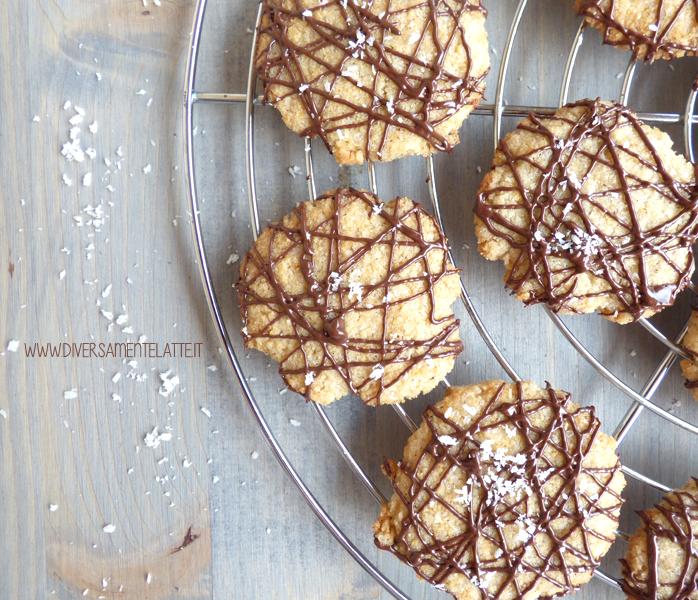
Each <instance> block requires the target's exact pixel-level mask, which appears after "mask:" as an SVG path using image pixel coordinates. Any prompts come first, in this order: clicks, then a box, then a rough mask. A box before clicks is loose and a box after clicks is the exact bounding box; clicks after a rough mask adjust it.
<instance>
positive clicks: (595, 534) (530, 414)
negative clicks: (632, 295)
mask: <svg viewBox="0 0 698 600" xmlns="http://www.w3.org/2000/svg"><path fill="white" fill-rule="evenodd" d="M616 446H617V444H616V442H615V440H613V439H612V438H610V437H608V436H606V435H604V434H603V433H601V432H600V431H599V421H598V419H597V418H596V416H595V414H594V409H593V408H580V407H579V406H577V405H576V404H574V403H572V402H571V401H570V396H569V394H567V393H565V392H561V391H558V390H553V389H552V388H550V386H548V388H547V389H542V388H540V387H539V386H537V385H535V384H534V383H530V382H519V383H505V382H503V381H497V380H493V381H486V382H484V383H480V384H477V385H470V386H467V387H452V388H450V390H449V391H448V392H447V393H446V397H445V398H444V400H442V401H441V402H439V403H438V404H436V406H434V407H428V408H427V410H426V412H425V413H424V421H423V422H422V424H421V426H420V428H419V429H418V430H417V431H416V432H415V433H414V434H413V435H412V436H411V437H410V439H409V441H408V442H407V447H406V448H405V454H404V457H403V460H402V461H401V462H399V463H397V464H396V463H395V462H393V461H387V462H386V463H385V464H384V466H383V470H384V472H385V473H386V475H388V477H390V479H391V480H392V482H393V489H394V491H395V493H394V494H393V497H392V499H391V500H390V502H389V503H387V504H385V505H383V507H382V508H381V514H380V517H379V518H378V520H377V521H376V523H375V524H374V526H373V529H374V532H375V541H376V544H377V545H378V546H379V547H380V548H382V549H385V550H389V551H391V552H392V553H393V554H395V555H396V556H397V557H398V558H400V560H402V561H404V562H406V563H407V564H409V565H411V566H412V567H413V568H414V569H415V571H416V572H417V575H418V576H419V577H420V578H422V579H425V580H427V581H429V582H430V583H432V584H434V585H436V587H437V588H439V589H441V590H444V591H447V592H449V593H450V594H452V595H453V596H455V597H456V598H457V599H458V600H481V599H482V598H497V599H501V600H514V599H518V598H526V599H527V600H533V599H535V598H538V597H553V596H561V595H564V594H567V593H570V592H574V590H576V589H577V588H579V586H580V585H581V584H583V583H585V582H586V581H588V580H589V579H590V578H591V576H592V574H593V572H594V569H595V568H596V567H597V566H598V564H599V561H600V559H601V557H602V556H603V555H604V554H605V553H606V552H607V551H608V549H609V547H610V546H611V543H612V542H613V540H614V537H615V531H616V528H617V526H618V514H619V512H620V507H621V505H622V499H621V497H620V493H621V491H622V490H623V487H624V486H625V478H624V477H623V474H622V473H621V471H620V463H619V462H618V457H617V456H616V454H615V450H616Z"/></svg>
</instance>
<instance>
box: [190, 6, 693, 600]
mask: <svg viewBox="0 0 698 600" xmlns="http://www.w3.org/2000/svg"><path fill="white" fill-rule="evenodd" d="M207 3H208V0H198V1H197V3H196V7H195V14H194V22H193V26H192V32H191V43H190V46H189V52H188V59H187V66H186V80H185V89H184V134H185V145H186V176H187V184H188V186H187V192H188V196H189V202H190V206H191V213H192V231H193V235H194V239H195V243H196V252H197V255H198V264H199V268H200V273H201V278H202V281H203V285H204V290H205V294H206V298H207V301H208V305H209V308H210V310H211V314H212V316H213V319H214V322H215V325H216V329H217V332H218V335H219V337H220V341H221V342H222V344H223V347H224V348H225V351H226V355H227V358H228V360H229V363H230V366H231V368H232V370H233V372H234V374H235V376H236V377H237V380H238V382H239V384H240V388H241V390H242V392H243V395H244V397H245V399H246V401H247V403H248V405H249V408H250V409H251V411H252V413H253V415H254V417H255V418H256V420H257V423H258V425H259V428H260V430H261V432H262V434H263V435H264V437H265V439H266V441H267V442H268V444H269V446H270V447H271V449H272V451H273V452H274V454H275V455H276V458H277V459H278V461H279V463H280V464H281V466H282V467H283V469H284V470H285V471H286V473H287V474H288V476H289V477H290V478H291V479H292V481H293V483H294V484H295V485H296V486H297V487H298V489H299V490H300V492H301V493H302V494H303V496H304V498H305V500H306V501H307V503H308V504H309V506H310V508H311V509H312V510H313V512H314V513H315V514H316V515H317V517H318V519H319V520H320V521H321V522H322V523H323V524H324V525H325V527H326V528H327V529H328V530H329V531H330V533H331V534H332V535H333V536H334V537H335V539H336V540H337V542H339V544H341V546H342V547H343V548H344V549H345V550H346V551H347V552H348V553H349V554H350V555H351V556H352V557H353V558H354V559H355V560H356V561H357V562H358V563H359V564H360V565H361V566H362V567H363V568H364V569H365V570H366V571H367V572H368V573H369V574H370V575H371V576H372V577H374V578H375V579H376V581H378V582H379V583H380V584H381V585H382V586H383V588H385V590H387V591H388V592H389V593H390V594H391V595H392V596H393V597H395V598H398V599H401V600H409V598H408V596H406V595H405V594H404V593H403V592H402V591H400V590H399V589H398V588H397V587H396V586H395V585H394V584H393V583H392V582H391V581H390V580H388V578H387V577H386V576H385V575H384V574H383V573H382V572H381V571H380V570H379V569H377V568H376V567H375V566H374V565H373V564H372V563H371V562H370V561H369V560H368V559H367V558H366V557H365V556H364V555H363V554H362V553H361V552H360V550H359V549H358V548H357V547H356V546H355V544H354V543H353V542H352V541H351V540H350V539H349V538H348V537H347V535H346V534H345V533H344V532H343V531H342V530H341V529H340V528H339V527H338V526H337V525H336V524H335V522H334V521H333V520H332V518H331V517H330V516H329V514H328V513H327V512H326V510H325V509H324V508H323V506H322V505H321V503H320V502H318V500H317V499H316V498H315V496H314V495H313V493H312V492H311V490H310V489H309V487H308V486H307V485H306V483H305V482H304V481H303V479H302V478H301V477H300V475H299V473H298V472H297V470H296V468H295V467H294V465H293V464H292V463H291V461H290V460H289V459H288V457H287V455H286V453H285V452H284V450H283V448H282V447H281V445H280V443H279V442H278V440H277V439H276V437H275V436H274V434H273V432H272V430H271V428H270V426H269V424H268V422H267V420H266V419H265V417H264V415H263V413H262V410H261V409H260V406H259V404H258V402H257V400H256V399H255V396H254V394H253V392H252V390H251V388H250V386H249V385H248V382H247V379H246V377H245V374H244V372H243V368H242V366H241V362H240V359H239V357H238V356H237V355H236V352H235V350H234V348H233V344H232V343H231V339H230V335H229V332H228V328H227V326H226V322H225V320H224V317H223V313H222V311H221V306H220V304H219V301H218V299H217V296H216V291H215V289H214V285H213V280H212V275H211V270H210V267H209V263H208V260H207V254H206V249H205V245H204V237H203V232H202V225H201V219H200V205H199V198H198V195H197V186H196V178H195V174H196V170H195V160H194V127H193V115H194V107H195V106H197V105H202V104H210V103H228V104H230V105H233V106H234V105H237V106H240V107H242V106H244V110H245V146H246V167H247V190H248V194H249V211H250V223H251V228H252V233H253V237H254V239H255V240H256V239H257V237H258V235H259V233H260V218H259V210H258V199H257V193H256V183H257V179H256V174H255V151H254V143H255V139H254V133H253V132H254V127H253V126H254V111H255V106H257V105H260V104H261V98H260V97H256V96H255V95H254V92H255V84H256V77H255V72H254V67H253V57H254V48H255V46H256V38H257V35H256V30H255V32H254V33H253V35H252V42H251V48H252V49H251V52H250V62H249V69H248V78H247V89H246V91H245V92H242V93H217V92H201V91H197V90H196V88H195V81H196V68H197V61H198V58H199V48H200V43H201V34H202V26H203V22H204V15H205V11H206V6H207ZM527 5H528V0H519V2H518V6H517V8H516V11H515V13H514V17H513V20H512V23H511V27H510V29H509V34H508V37H507V39H506V44H505V48H504V51H503V55H502V60H501V66H500V69H499V75H498V78H497V83H496V92H495V98H494V102H493V103H492V104H481V105H480V106H479V107H478V108H477V109H475V110H474V111H473V114H472V115H471V117H470V118H471V119H472V118H474V117H476V116H484V117H489V118H493V120H494V128H493V129H494V139H493V143H494V148H496V147H497V144H498V141H499V139H500V136H501V130H502V118H503V117H505V116H509V117H525V116H527V115H528V113H529V112H530V111H536V112H538V113H543V114H552V113H554V112H555V110H556V109H557V108H558V107H551V106H544V107H540V106H511V105H505V103H504V90H505V85H506V82H507V75H508V70H509V63H510V58H511V55H512V48H513V44H514V41H515V39H516V36H517V33H518V32H519V29H520V24H521V19H522V17H523V15H524V12H525V10H526V7H527ZM260 17H261V8H260V9H259V10H258V13H257V24H259V19H260ZM585 28H586V25H585V24H584V23H582V24H581V25H580V27H579V29H578V31H577V33H576V36H575V37H574V39H573V41H572V44H571V47H570V49H569V53H568V57H567V62H566V67H565V71H564V75H563V78H562V84H561V92H560V98H559V106H562V105H564V104H566V103H567V99H568V94H569V90H570V82H571V80H572V76H573V72H574V68H575V63H576V62H577V56H578V52H579V49H580V47H581V46H582V44H583V41H584V35H585ZM637 67H638V61H636V60H634V59H632V58H631V60H630V62H629V64H628V66H627V69H626V71H625V73H624V75H623V83H622V87H621V93H620V96H619V98H618V99H619V101H620V102H621V103H626V101H627V99H628V97H629V94H630V90H631V87H632V84H633V80H634V76H635V73H636V69H637ZM695 101H696V92H695V91H691V92H690V93H689V95H688V98H687V100H686V104H685V110H684V112H683V114H677V113H657V112H639V113H638V115H639V117H640V118H641V119H642V120H643V121H644V122H646V123H652V124H654V123H665V124H672V123H673V124H682V126H683V138H684V146H685V153H686V155H687V156H688V157H689V158H690V160H691V161H693V160H694V150H693V134H692V129H693V128H692V125H693V124H695V123H696V122H698V121H697V120H696V118H695V117H694V108H695ZM238 110H239V109H238ZM303 143H304V150H305V152H304V154H305V167H306V173H307V181H308V195H309V198H310V199H311V200H313V199H315V197H316V196H317V194H316V182H315V172H314V169H313V152H312V146H311V140H310V139H309V138H304V140H303ZM367 169H368V179H369V184H370V188H371V191H372V192H373V193H376V189H377V181H376V172H375V168H374V165H373V164H371V163H369V164H368V166H367ZM426 174H427V175H428V177H427V180H428V186H429V193H430V196H431V201H432V207H433V212H434V214H435V216H436V219H437V220H438V222H439V225H440V226H441V228H442V229H443V230H444V231H445V233H446V234H447V235H448V231H447V230H446V229H445V228H444V225H443V220H442V215H441V206H440V204H439V197H438V193H437V178H436V174H435V169H434V159H433V157H429V158H427V159H426ZM450 259H451V261H452V262H453V264H456V266H457V262H456V261H455V260H454V259H453V256H450ZM690 289H691V291H692V292H693V293H694V294H698V287H697V286H695V284H693V283H691V284H690ZM461 300H462V302H463V305H464V307H465V309H466V311H467V313H468V315H469V316H470V318H471V319H472V322H473V324H474V326H475V328H476V329H477V331H478V332H479V333H480V335H481V336H482V339H483V340H484V342H485V344H486V345H487V347H488V348H489V350H490V351H491V353H492V354H493V355H494V357H495V358H496V359H497V361H498V362H499V364H500V365H501V367H502V368H503V369H504V371H505V372H506V373H507V374H508V376H509V377H510V378H511V379H512V380H514V381H516V380H520V377H519V375H518V374H517V372H516V371H515V370H514V368H513V367H512V365H511V364H510V363H509V361H508V360H507V358H506V357H505V355H504V354H503V352H502V351H501V350H500V348H499V347H498V345H497V343H496V341H495V340H494V339H493V337H492V336H491V335H490V333H489V332H488V330H487V328H486V327H485V324H484V323H483V321H482V319H481V317H480V315H479V314H478V312H477V310H476V308H475V306H474V304H473V301H472V300H471V296H470V295H469V293H468V290H467V289H466V287H465V284H464V283H463V281H462V280H461ZM545 310H546V311H547V314H548V316H549V318H550V319H551V320H552V321H553V323H554V324H555V326H556V327H557V328H558V329H559V330H560V332H561V333H562V334H563V336H564V337H565V338H566V339H567V340H568V341H569V342H570V344H571V345H572V346H573V347H574V348H575V349H576V351H577V352H579V354H580V355H581V356H582V357H583V358H584V359H585V360H586V361H588V362H589V363H590V364H591V365H592V366H593V367H594V368H595V369H596V370H597V371H598V372H599V373H600V374H601V375H602V376H603V377H605V378H606V379H607V380H608V381H610V382H611V383H612V384H613V385H614V386H616V387H617V388H618V389H619V390H621V391H622V392H623V393H624V394H626V395H627V396H629V397H630V398H631V399H632V401H633V403H632V406H631V407H630V409H629V410H628V411H627V413H626V414H625V416H624V417H623V418H622V419H621V421H620V423H619V424H618V426H617V427H616V429H615V432H614V434H613V435H614V437H615V438H616V439H617V440H618V442H619V444H620V443H621V442H622V441H623V440H624V439H625V437H626V436H627V434H628V433H629V431H630V430H631V428H632V427H633V425H634V424H635V423H636V422H637V420H638V417H639V416H640V415H641V414H642V412H643V411H644V409H648V410H650V411H652V412H654V413H656V414H657V415H659V416H660V417H662V418H663V419H665V420H666V421H668V422H670V423H672V424H673V425H675V426H677V427H680V428H682V429H684V430H687V431H689V432H691V433H693V434H698V425H694V424H692V423H690V422H688V421H686V420H684V419H682V418H680V417H678V416H676V415H675V414H672V413H670V412H668V411H667V410H664V409H662V408H661V407H659V406H658V405H657V404H656V403H655V402H653V401H652V397H653V395H654V394H655V392H656V391H657V389H658V388H659V386H660V384H661V383H662V381H663V380H664V378H665V377H666V375H667V373H668V372H669V369H670V368H671V367H672V365H673V363H674V362H675V360H676V359H677V357H683V358H690V356H689V355H688V354H687V353H686V351H685V350H684V349H683V348H682V347H681V342H682V339H683V336H684V335H685V332H686V328H687V323H686V324H684V326H683V328H682V329H681V331H680V333H679V335H678V336H677V337H676V338H675V339H673V340H672V339H670V338H669V337H667V336H666V335H664V334H663V333H662V332H661V331H659V330H658V329H657V328H656V327H654V326H653V325H652V324H651V323H649V321H647V320H645V319H641V320H640V321H639V324H640V326H642V327H644V328H645V329H646V330H647V331H649V332H650V333H651V334H652V335H653V336H654V337H655V338H656V339H657V340H659V342H661V343H662V344H663V345H664V346H666V348H667V351H666V354H665V355H664V357H663V358H662V360H661V361H660V362H659V364H657V366H656V368H655V369H654V371H653V372H652V374H651V376H650V377H649V379H647V381H646V382H645V384H644V386H642V387H641V389H640V390H635V389H633V388H632V387H630V386H629V385H627V384H626V383H625V382H623V381H622V380H621V379H620V378H619V377H618V376H616V375H615V374H614V373H612V372H611V371H610V370H609V369H608V368H607V367H606V366H605V365H604V364H602V362H601V361H600V360H599V359H597V357H595V356H594V355H593V354H592V353H591V352H590V351H589V350H588V349H587V348H586V347H585V346H584V345H583V344H582V342H580V341H579V339H577V337H576V336H575V335H574V334H573V333H572V331H571V330H570V329H569V328H568V327H567V326H566V325H565V323H564V322H563V321H562V320H561V319H560V318H559V317H558V316H557V315H556V314H555V313H554V312H553V311H552V310H550V309H549V308H547V307H545ZM444 385H445V386H446V387H447V386H448V385H449V384H448V383H445V384H444ZM310 407H311V409H312V410H314V412H315V413H316V414H317V417H318V418H319V419H320V420H321V422H322V424H323V425H324V427H325V429H326V431H327V433H328V435H329V436H330V438H331V439H332V441H333V442H334V444H336V446H337V448H338V450H339V451H340V453H341V454H342V456H343V458H344V459H345V461H346V462H347V464H348V465H349V467H350V468H351V469H352V471H353V472H354V474H355V475H356V477H357V478H358V479H359V481H360V482H361V483H362V484H363V486H364V487H365V488H366V490H367V491H368V493H369V494H371V495H372V496H373V498H374V499H375V500H376V501H377V502H379V503H383V502H385V501H386V499H385V497H384V496H383V494H382V493H381V492H380V490H379V489H378V487H377V486H376V485H375V484H374V483H373V482H372V481H371V479H370V478H369V477H368V475H367V474H366V473H365V472H364V470H363V469H362V468H361V466H360V465H359V464H358V462H357V460H356V459H355V457H354V456H353V455H352V453H351V452H350V451H349V449H348V448H347V446H346V445H345V443H344V441H343V440H342V438H341V437H340V435H339V433H338V432H337V430H336V429H335V426H334V425H333V424H332V422H331V421H330V419H329V418H328V416H327V414H326V412H325V410H324V409H323V408H322V407H321V406H320V405H318V404H315V403H313V402H311V403H310ZM393 408H394V410H395V411H396V412H397V414H398V416H399V417H400V419H401V420H402V421H403V422H404V424H405V425H406V426H407V427H408V428H409V430H411V431H415V430H416V424H415V423H414V421H413V420H412V419H411V417H410V416H409V415H408V414H407V413H406V412H405V410H404V409H403V408H402V406H400V405H394V406H393ZM623 471H624V473H625V474H626V475H627V476H629V477H631V478H634V479H636V480H638V481H640V482H642V483H644V484H647V485H649V486H652V487H654V488H656V489H657V490H660V491H662V492H668V491H670V488H668V487H666V486H665V485H663V484H662V483H660V482H658V481H655V480H653V479H651V478H649V477H646V476H645V475H643V474H642V473H639V472H637V471H634V470H632V469H630V468H628V467H626V466H624V467H623ZM619 537H621V538H624V539H626V540H627V536H626V535H625V534H623V533H620V534H619ZM595 576H596V577H598V578H600V579H601V580H602V581H604V582H605V583H607V584H608V585H610V586H612V587H615V588H617V589H620V586H619V582H618V581H617V580H616V579H614V578H613V577H611V576H610V575H608V574H606V573H605V572H603V571H602V570H597V571H596V573H595Z"/></svg>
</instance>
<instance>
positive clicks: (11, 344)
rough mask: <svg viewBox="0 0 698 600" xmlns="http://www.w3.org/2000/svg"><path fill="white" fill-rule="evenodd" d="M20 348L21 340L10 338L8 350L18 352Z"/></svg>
mask: <svg viewBox="0 0 698 600" xmlns="http://www.w3.org/2000/svg"><path fill="white" fill-rule="evenodd" d="M18 349H19V340H10V341H9V342H7V351H8V352H17V350H18Z"/></svg>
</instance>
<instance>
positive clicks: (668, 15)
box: [575, 0, 698, 62]
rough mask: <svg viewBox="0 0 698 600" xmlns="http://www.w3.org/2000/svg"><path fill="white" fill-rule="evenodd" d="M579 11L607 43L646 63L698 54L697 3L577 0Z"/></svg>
mask: <svg viewBox="0 0 698 600" xmlns="http://www.w3.org/2000/svg"><path fill="white" fill-rule="evenodd" d="M575 8H576V9H577V11H578V13H579V15H580V16H583V17H585V18H586V21H587V22H589V23H590V24H591V25H592V26H593V27H594V28H596V29H598V30H599V31H600V32H601V33H602V34H603V42H604V44H609V45H611V46H618V47H619V48H623V49H625V50H630V51H632V52H633V54H634V55H635V56H636V57H637V58H641V59H644V60H645V61H646V62H652V61H654V60H655V59H656V58H665V59H669V60H671V59H673V58H677V57H680V56H684V55H688V56H694V55H695V54H697V53H698V21H697V20H696V19H697V11H698V2H696V0H672V1H671V2H667V1H666V0H577V2H576V4H575Z"/></svg>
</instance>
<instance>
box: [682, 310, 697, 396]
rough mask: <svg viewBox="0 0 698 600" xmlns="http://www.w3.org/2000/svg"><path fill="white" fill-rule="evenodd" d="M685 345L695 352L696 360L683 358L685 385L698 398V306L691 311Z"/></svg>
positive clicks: (684, 339) (687, 348)
mask: <svg viewBox="0 0 698 600" xmlns="http://www.w3.org/2000/svg"><path fill="white" fill-rule="evenodd" d="M683 347H684V348H686V350H688V351H689V352H692V353H693V354H695V356H696V358H695V360H686V359H684V360H682V361H681V372H682V373H683V376H684V377H685V378H686V383H685V386H686V387H687V388H688V389H689V390H691V395H692V396H693V397H694V398H695V399H696V400H698V308H694V309H693V310H692V311H691V318H690V319H689V320H688V329H687V330H686V335H685V337H684V338H683Z"/></svg>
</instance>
